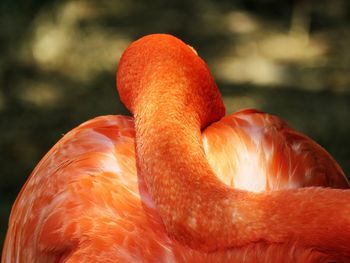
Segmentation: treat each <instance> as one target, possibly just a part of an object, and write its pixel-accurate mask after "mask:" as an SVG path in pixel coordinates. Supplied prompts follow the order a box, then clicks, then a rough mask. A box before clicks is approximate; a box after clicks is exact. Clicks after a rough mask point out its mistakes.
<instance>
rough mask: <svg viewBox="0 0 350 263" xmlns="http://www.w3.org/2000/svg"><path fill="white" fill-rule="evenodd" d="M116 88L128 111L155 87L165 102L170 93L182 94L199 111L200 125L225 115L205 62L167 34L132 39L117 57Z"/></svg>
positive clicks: (193, 51) (189, 48)
mask: <svg viewBox="0 0 350 263" xmlns="http://www.w3.org/2000/svg"><path fill="white" fill-rule="evenodd" d="M117 89H118V92H119V95H120V98H121V100H122V101H123V103H124V104H125V106H126V107H127V108H128V109H129V110H130V111H131V112H132V113H135V106H136V105H137V104H139V103H140V101H142V99H143V98H144V96H145V94H146V93H150V92H151V93H152V92H153V93H156V91H155V89H157V90H158V91H161V93H162V94H164V96H163V95H162V98H163V99H164V98H165V99H169V101H170V100H171V96H173V95H174V94H175V95H179V94H182V95H184V96H183V97H184V98H187V99H186V103H188V104H190V108H191V109H193V110H194V111H195V112H197V113H198V114H199V117H200V119H201V127H205V126H206V125H208V124H209V123H211V122H213V121H216V120H218V119H220V118H221V117H222V116H223V115H224V114H225V108H224V105H223V102H222V99H221V94H220V92H219V90H218V89H217V86H216V84H215V82H214V80H213V77H212V76H211V73H210V71H209V69H208V67H207V65H206V64H205V62H204V61H203V60H202V59H201V58H200V57H199V56H198V55H197V52H196V51H195V50H194V49H193V48H192V47H190V46H188V45H186V44H185V43H184V42H182V41H181V40H179V39H178V38H176V37H174V36H171V35H166V34H154V35H148V36H145V37H142V38H140V39H139V40H137V41H135V42H133V43H132V44H131V45H130V46H129V47H128V48H127V49H126V50H125V52H124V54H123V55H122V57H121V59H120V62H119V66H118V71H117ZM167 95H168V97H167Z"/></svg>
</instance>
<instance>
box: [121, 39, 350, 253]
mask: <svg viewBox="0 0 350 263" xmlns="http://www.w3.org/2000/svg"><path fill="white" fill-rule="evenodd" d="M117 75H118V76H117V85H118V91H119V94H120V97H121V99H122V101H123V102H124V104H125V105H126V106H127V107H128V109H129V110H130V111H131V112H132V113H133V114H134V117H135V129H136V157H137V167H138V172H139V173H140V175H141V176H143V177H144V180H145V182H146V185H147V187H148V190H149V192H150V194H151V196H152V198H153V200H154V202H155V204H156V206H157V209H158V211H159V214H160V216H161V218H162V220H163V222H164V224H165V227H166V229H167V231H168V233H169V234H170V235H171V236H173V237H174V238H176V239H177V240H179V241H181V242H183V243H185V244H188V245H189V246H191V247H195V248H201V249H205V250H209V251H211V250H216V249H223V248H228V247H237V246H242V245H245V244H248V243H251V242H257V241H266V242H276V243H291V242H297V243H298V244H300V245H301V246H306V247H311V248H314V247H315V248H316V249H319V250H321V251H326V252H329V251H330V250H332V251H333V250H334V251H335V252H334V253H338V254H339V255H347V256H350V245H349V243H350V242H349V241H350V218H349V215H350V203H349V200H350V192H349V191H344V190H336V189H321V188H315V189H316V190H314V188H310V189H308V188H305V189H298V190H285V191H277V192H267V193H260V194H255V193H249V192H245V191H240V190H237V189H231V188H228V187H227V186H226V185H224V184H223V183H221V182H220V181H219V180H218V179H217V178H216V176H215V174H214V173H213V171H212V170H211V168H210V166H209V163H208V161H207V160H206V157H205V154H204V150H203V147H202V141H201V133H200V131H201V128H203V127H205V126H207V125H208V124H210V123H211V122H213V121H216V120H218V119H220V118H221V117H222V116H223V115H224V112H225V110H224V106H223V103H222V100H221V97H220V93H219V91H218V89H217V87H216V85H215V83H214V81H213V78H212V76H211V74H210V72H209V70H208V68H207V67H206V65H205V63H204V62H203V61H202V60H201V59H200V58H199V57H198V56H197V55H196V54H195V53H194V52H193V51H192V50H191V49H190V48H189V47H188V46H187V45H185V44H184V43H183V42H181V41H180V40H178V39H176V38H174V37H172V36H168V35H151V36H147V37H144V38H142V39H140V40H138V41H136V42H134V43H133V44H132V45H131V46H129V47H128V49H127V50H126V51H125V53H124V54H123V56H122V59H121V61H120V64H119V68H118V74H117ZM301 204H302V205H301ZM324 204H327V205H324ZM291 208H295V209H291ZM337 217H339V221H337ZM327 218H333V219H332V220H331V221H329V222H327ZM309 219H310V220H309ZM339 222H340V224H341V229H343V230H344V232H343V233H342V231H341V229H340V227H339V225H338V223H339ZM319 224H321V225H322V226H321V227H320V225H319ZM324 225H326V226H324ZM340 235H341V238H337V236H340ZM333 239H334V240H336V242H338V243H332V242H329V240H333ZM332 244H333V245H332ZM335 244H336V245H335ZM332 253H333V252H332ZM334 253H333V254H334Z"/></svg>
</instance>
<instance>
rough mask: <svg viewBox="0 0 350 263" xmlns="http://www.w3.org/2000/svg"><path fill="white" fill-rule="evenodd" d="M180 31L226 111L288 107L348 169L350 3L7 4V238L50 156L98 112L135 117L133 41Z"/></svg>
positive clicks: (3, 154) (2, 226)
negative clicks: (130, 77)
mask: <svg viewBox="0 0 350 263" xmlns="http://www.w3.org/2000/svg"><path fill="white" fill-rule="evenodd" d="M158 32H164V33H171V34H174V35H176V36H178V37H180V38H182V39H183V40H184V41H185V42H187V43H189V44H191V45H192V46H193V47H195V48H196V49H197V51H198V53H199V54H200V55H201V56H202V57H203V58H204V59H205V60H206V61H207V63H208V64H209V67H210V68H211V70H212V72H213V74H214V76H215V78H216V80H217V81H218V84H219V86H220V89H221V91H222V93H223V96H224V100H225V104H226V106H227V108H228V112H229V113H230V112H232V111H234V110H237V109H239V108H247V107H254V108H258V109H260V110H263V111H266V112H269V113H273V114H276V115H279V116H280V117H282V118H284V119H285V120H287V121H288V122H289V123H290V124H291V125H292V126H293V127H295V128H297V129H299V130H301V131H302V132H304V133H306V134H307V135H309V136H311V137H312V138H314V139H315V140H316V141H317V142H318V143H320V144H321V145H322V146H324V147H325V148H326V149H327V150H328V151H329V152H330V153H331V154H332V155H333V156H334V157H335V159H336V160H337V161H338V162H339V163H340V165H341V166H342V167H343V169H344V171H345V172H346V173H347V174H348V175H349V174H350V158H349V157H350V138H349V137H350V118H349V117H350V73H349V70H350V51H349V47H350V1H347V0H336V1H333V0H328V1H327V0H324V1H322V0H321V1H311V0H310V1H280V0H261V1H258V0H240V1H239V0H238V1H237V0H236V1H233V0H232V1H228V0H227V1H225V0H223V1H214V0H197V1H196V0H181V1H179V0H171V1H160V0H159V1H157V0H153V1H146V0H145V1H125V0H119V1H110V0H91V1H88V0H85V1H43V0H27V1H21V3H19V2H16V1H13V0H2V1H1V2H0V163H1V180H0V246H1V244H2V241H3V237H4V235H5V231H6V227H7V220H8V216H9V212H10V208H11V205H12V203H13V202H14V199H15V197H16V196H17V194H18V192H19V190H20V188H21V186H22V185H23V183H24V182H25V180H26V178H27V177H28V175H29V174H30V172H31V170H32V169H33V168H34V167H35V165H36V163H37V162H38V161H39V160H40V159H41V157H42V156H43V155H44V154H45V153H46V152H47V151H48V150H49V149H50V147H51V146H52V145H53V144H54V143H55V142H56V141H57V140H59V139H60V138H61V136H62V135H63V134H64V133H66V132H67V131H69V130H70V129H72V128H73V127H75V126H76V125H78V124H79V123H81V122H84V121H86V120H88V119H90V118H92V117H95V116H98V115H103V114H126V111H125V109H124V108H123V106H122V105H121V104H120V102H119V99H118V96H117V93H116V91H115V88H114V87H115V69H116V66H117V62H118V60H119V57H120V55H121V53H122V51H123V49H124V48H125V47H126V46H127V45H128V44H129V43H130V42H131V41H133V40H135V39H137V38H139V37H140V36H143V35H145V34H149V33H158Z"/></svg>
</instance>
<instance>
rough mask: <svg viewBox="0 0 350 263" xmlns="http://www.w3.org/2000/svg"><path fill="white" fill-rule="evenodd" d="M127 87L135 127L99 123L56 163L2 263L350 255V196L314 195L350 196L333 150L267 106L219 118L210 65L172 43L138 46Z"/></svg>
mask: <svg viewBox="0 0 350 263" xmlns="http://www.w3.org/2000/svg"><path fill="white" fill-rule="evenodd" d="M117 80H118V89H119V92H120V94H121V98H122V100H123V101H124V103H125V104H126V106H127V107H128V108H129V109H130V110H131V111H132V112H133V113H134V117H135V123H134V119H133V118H131V117H123V116H112V115H111V116H102V117H98V118H95V119H93V120H90V121H87V122H85V123H83V124H82V125H80V126H79V127H77V128H75V129H73V130H72V131H70V132H69V133H68V134H66V135H65V136H64V137H63V138H62V139H61V140H60V141H59V142H58V143H57V144H56V145H55V146H54V147H53V148H52V149H51V150H50V151H49V152H48V153H47V154H46V155H45V157H44V158H43V159H42V160H41V161H40V163H39V164H38V165H37V167H36V168H35V169H34V171H33V173H32V175H31V176H30V178H29V179H28V181H27V182H26V184H25V186H24V187H23V188H22V190H21V192H20V194H19V196H18V197H17V200H16V202H15V204H14V206H13V209H12V212H11V217H10V221H9V229H8V232H7V236H6V241H5V245H4V249H3V253H2V263H10V262H55V263H56V262H57V263H58V262H59V263H63V262H64V263H75V262H225V261H227V262H327V261H330V260H334V261H336V260H339V261H343V262H346V260H350V216H349V215H350V202H349V201H350V192H349V190H340V189H330V188H322V187H310V186H327V187H333V188H348V182H347V180H346V178H345V176H344V174H343V172H342V170H341V168H340V167H339V166H338V164H337V163H336V162H335V161H334V159H333V158H332V157H331V156H330V155H329V154H328V153H327V152H326V151H325V150H324V149H323V148H322V147H321V146H319V145H317V144H316V143H315V142H313V141H312V140H311V139H309V138H308V137H306V136H305V135H302V134H300V133H298V132H296V131H295V130H293V129H292V128H290V127H289V126H288V125H287V124H286V123H285V122H284V121H282V120H280V119H279V118H278V117H275V116H271V115H268V114H265V113H262V112H258V111H255V110H244V111H240V112H236V113H234V114H232V115H229V116H226V117H223V118H222V119H220V118H221V117H222V116H223V114H224V108H223V104H222V101H221V98H220V94H219V93H218V90H217V88H216V86H215V83H214V81H213V80H212V77H211V75H210V73H209V71H208V69H207V67H206V65H205V63H204V62H203V61H202V60H201V59H200V58H199V57H198V56H197V55H196V54H195V53H193V51H192V50H191V49H190V48H189V47H188V46H186V45H185V44H184V43H183V42H181V41H180V40H178V39H176V38H174V37H172V36H168V35H151V36H147V37H144V38H142V39H140V40H138V41H136V42H135V43H133V44H132V45H131V46H130V47H129V48H128V49H127V51H126V52H125V53H124V55H123V57H122V59H121V63H120V66H119V69H118V77H117ZM213 122H214V123H213ZM201 128H202V132H201ZM135 133H136V134H135ZM135 136H136V139H135ZM135 144H136V145H135ZM135 146H136V148H135ZM135 150H136V151H135ZM204 154H205V155H204ZM135 156H136V159H135ZM301 187H303V188H301ZM299 188H300V189H299Z"/></svg>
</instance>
